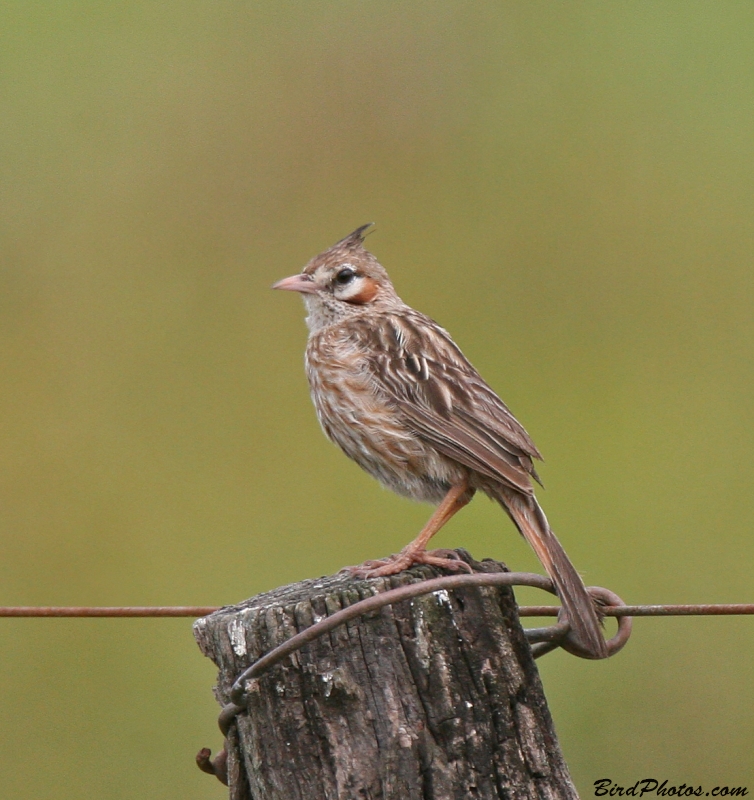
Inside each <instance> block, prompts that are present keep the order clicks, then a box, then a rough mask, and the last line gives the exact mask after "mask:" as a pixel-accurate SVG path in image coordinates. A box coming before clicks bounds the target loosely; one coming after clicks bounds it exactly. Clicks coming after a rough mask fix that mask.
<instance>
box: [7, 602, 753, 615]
mask: <svg viewBox="0 0 754 800" xmlns="http://www.w3.org/2000/svg"><path fill="white" fill-rule="evenodd" d="M221 608H223V606H0V617H193V618H197V617H206V616H207V614H213V613H214V612H215V611H220V609H221ZM559 611H560V606H519V609H518V615H519V617H557V616H558V612H559ZM745 614H754V603H707V604H697V605H695V604H687V605H639V606H626V605H620V606H610V607H608V608H606V609H604V616H606V617H691V616H694V617H700V616H730V615H745Z"/></svg>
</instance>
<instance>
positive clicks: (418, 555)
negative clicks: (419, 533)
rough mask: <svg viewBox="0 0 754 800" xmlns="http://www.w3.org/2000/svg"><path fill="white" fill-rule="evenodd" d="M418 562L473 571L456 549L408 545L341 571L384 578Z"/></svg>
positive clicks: (443, 567) (452, 569)
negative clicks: (433, 548) (385, 555)
mask: <svg viewBox="0 0 754 800" xmlns="http://www.w3.org/2000/svg"><path fill="white" fill-rule="evenodd" d="M416 564H428V565H429V566H432V567H438V568H439V569H447V570H450V571H451V572H459V571H462V572H469V573H470V572H473V570H472V569H471V567H470V566H469V565H468V564H467V563H466V562H465V561H462V560H461V559H460V558H459V556H458V553H456V551H455V550H445V549H441V550H412V549H410V548H408V547H407V548H404V549H403V550H401V552H400V553H395V554H393V555H391V556H388V557H387V558H378V559H373V560H370V561H365V562H364V563H363V564H359V565H358V566H356V567H344V569H343V570H341V572H350V573H351V575H353V576H354V577H355V578H384V577H386V576H388V575H396V574H398V573H399V572H403V571H404V570H407V569H410V568H411V567H413V566H415V565H416Z"/></svg>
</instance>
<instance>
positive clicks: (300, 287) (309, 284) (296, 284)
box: [272, 273, 317, 294]
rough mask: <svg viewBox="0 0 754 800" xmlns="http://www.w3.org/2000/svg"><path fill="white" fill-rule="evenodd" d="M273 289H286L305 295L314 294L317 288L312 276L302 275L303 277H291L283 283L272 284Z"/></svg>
mask: <svg viewBox="0 0 754 800" xmlns="http://www.w3.org/2000/svg"><path fill="white" fill-rule="evenodd" d="M272 288H273V289H285V290H286V291H288V292H302V293H303V294H314V293H315V292H316V291H317V287H316V285H315V283H314V281H313V280H312V279H311V276H309V275H306V274H305V273H302V274H301V275H291V276H290V277H289V278H283V280H282V281H278V282H277V283H273V284H272Z"/></svg>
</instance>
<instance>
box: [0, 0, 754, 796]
mask: <svg viewBox="0 0 754 800" xmlns="http://www.w3.org/2000/svg"><path fill="white" fill-rule="evenodd" d="M753 44H754V6H752V5H751V4H750V3H741V2H719V3H707V2H689V1H687V2H682V3H681V2H669V3H657V2H634V3H622V2H604V0H600V2H573V3H554V2H532V1H531V0H518V1H517V2H506V3H500V2H476V3H461V2H438V3H426V2H419V3H412V4H406V3H400V2H389V1H388V0H381V1H380V2H375V3H353V2H319V3H311V2H310V3H296V4H293V3H290V4H287V3H274V2H258V3H249V2H245V3H242V2H221V3H211V2H187V1H186V0H184V2H162V3H151V2H133V1H131V2H127V3H124V2H112V1H109V2H101V1H100V2H92V1H90V2H67V3H38V2H28V1H24V2H11V1H10V0H8V1H7V2H4V3H3V4H2V6H0V91H1V93H2V94H1V109H2V111H1V112H0V205H1V208H0V236H1V237H2V253H1V258H0V326H1V330H0V366H1V369H2V392H1V399H0V403H1V406H0V431H1V444H0V476H1V483H0V486H1V488H0V492H1V499H0V515H1V517H0V520H1V523H0V573H1V574H0V585H1V587H2V590H1V592H0V604H8V605H10V604H35V605H36V604H40V605H42V604H98V605H116V604H222V603H230V602H234V601H238V600H241V599H242V598H245V597H248V596H250V595H252V594H255V593H257V592H259V591H262V590H265V589H269V588H271V587H274V586H276V585H279V584H282V583H285V582H290V581H296V580H299V579H302V578H306V577H310V576H317V575H321V574H326V573H331V572H334V571H336V570H337V569H339V568H340V567H341V566H343V565H344V564H352V563H356V562H360V561H362V560H364V559H366V558H369V557H377V556H380V555H384V554H386V553H389V552H392V551H395V550H396V549H398V548H400V547H401V546H402V545H403V544H405V542H406V541H408V539H409V538H411V537H412V536H413V535H414V534H415V533H416V532H417V530H418V529H419V527H420V526H421V525H422V524H423V522H424V521H425V519H426V517H427V516H428V514H429V508H428V507H424V506H417V505H413V504H411V503H410V502H408V501H405V500H402V499H399V498H397V497H394V496H393V495H391V494H389V493H387V492H384V491H382V490H381V489H380V488H379V486H378V485H377V484H376V483H375V482H373V481H372V480H371V479H370V478H368V477H367V476H366V475H365V474H363V473H362V472H361V471H360V470H359V469H358V468H356V467H355V466H354V465H353V464H351V463H350V462H349V461H348V460H347V459H346V458H345V457H343V456H342V455H341V454H340V453H339V452H338V451H337V450H336V449H335V448H334V447H333V446H331V445H330V444H328V443H327V442H326V440H325V439H324V437H323V436H322V434H321V433H320V431H319V429H318V426H317V423H316V419H315V416H314V413H313V410H312V408H311V407H310V402H309V398H308V390H307V386H306V381H305V378H304V374H303V369H302V358H303V348H304V344H305V339H306V333H305V327H304V323H303V316H304V314H303V308H302V306H301V303H300V302H299V301H298V299H297V298H295V297H291V296H283V295H278V294H273V293H271V292H270V291H269V286H270V284H271V283H272V282H273V281H274V280H276V279H278V278H280V277H283V276H285V275H288V274H291V273H293V272H295V271H297V270H298V269H299V268H300V267H301V266H302V265H303V264H304V263H305V262H306V261H307V260H308V259H309V258H310V257H311V256H312V255H314V254H315V253H317V252H319V251H321V250H323V249H324V248H326V247H328V246H329V245H330V244H332V243H333V242H335V241H336V240H337V239H339V238H341V237H342V236H344V235H345V234H347V233H348V232H349V231H351V230H352V229H353V228H355V227H356V226H357V225H360V224H362V223H364V222H369V221H375V222H376V223H377V231H376V233H375V234H374V235H373V236H371V237H370V238H369V240H368V241H369V246H370V248H371V249H372V250H373V251H374V252H375V253H376V255H377V256H378V257H379V258H380V259H381V261H382V262H383V263H384V264H385V265H386V266H387V268H388V269H389V270H390V272H391V275H392V277H393V279H394V281H395V283H396V285H397V288H398V290H399V292H400V293H401V295H402V297H403V298H404V299H405V300H406V301H407V302H408V303H410V304H412V305H414V306H416V307H417V308H420V309H421V310H423V311H425V312H426V313H428V314H430V315H431V316H433V317H434V318H436V319H437V320H439V321H440V322H441V323H442V324H443V325H444V326H445V327H447V328H448V329H449V330H450V331H451V332H452V333H453V335H454V337H455V339H456V341H457V342H458V343H459V344H460V345H461V346H462V347H463V348H464V350H465V352H466V353H467V355H468V356H469V357H470V358H471V360H472V361H473V362H474V364H475V365H476V366H477V367H478V369H479V370H480V371H481V372H482V374H483V375H484V376H485V377H486V378H487V380H488V381H489V382H490V383H491V384H492V386H493V387H495V388H496V389H497V390H498V391H499V392H500V394H501V395H502V397H503V398H504V399H505V400H506V402H508V404H509V405H510V406H511V407H512V409H513V410H514V412H515V413H516V414H517V416H518V417H519V418H520V419H521V421H522V422H523V423H524V424H525V425H526V427H527V428H528V430H529V432H530V433H531V434H532V436H533V437H534V439H535V441H536V442H537V444H538V445H539V447H540V449H541V450H542V451H543V452H544V454H545V457H546V459H547V464H546V466H545V467H544V468H543V470H542V472H543V478H544V480H545V483H546V484H547V490H546V491H542V492H540V499H541V501H542V503H543V505H544V507H545V509H546V510H547V513H548V515H549V516H550V519H551V521H552V522H553V525H554V527H555V529H556V530H557V531H558V532H559V533H560V535H561V537H562V539H563V541H564V543H565V544H566V547H567V549H568V550H569V552H570V554H571V555H572V557H573V559H574V561H575V562H576V564H577V565H578V566H579V568H580V569H581V570H582V571H583V573H584V575H585V578H586V580H587V582H588V583H597V584H600V585H603V586H608V587H610V588H612V589H614V590H615V591H617V592H618V593H619V594H621V595H622V596H623V597H624V599H625V600H627V601H629V602H637V603H638V602H714V601H717V602H723V601H730V602H734V601H736V602H745V601H751V600H752V599H754V596H753V593H752V576H751V562H752V555H753V552H752V551H753V549H754V545H753V543H752V535H751V528H752V523H751V521H752V518H754V498H753V497H752V492H751V489H750V487H751V484H752V482H753V481H754V468H753V467H752V461H753V459H752V451H753V450H754V441H753V438H754V437H753V436H752V422H753V421H754V420H753V416H754V415H753V413H752V391H753V390H754V381H753V379H752V369H751V367H752V358H753V357H754V343H753V339H752V334H754V323H753V322H752V306H753V301H754V278H753V274H754V273H753V270H752V261H753V257H754V239H753V238H752V235H753V234H754V223H753V219H754V202H753V199H754V194H753V192H754V180H753V179H754V107H753V106H754V102H753V98H754V46H753ZM437 543H438V546H465V547H467V548H468V549H470V550H471V551H472V552H473V553H474V554H475V555H476V556H477V557H484V556H492V557H497V558H502V559H505V560H506V561H508V562H509V564H510V565H511V566H513V567H514V568H517V569H538V566H537V563H536V561H535V559H534V557H533V555H532V554H531V553H530V552H529V551H528V549H527V548H526V546H525V545H524V544H523V542H521V541H519V539H518V537H517V535H516V534H515V532H514V530H513V528H512V526H511V525H510V523H509V522H508V521H507V518H506V517H505V516H504V515H503V514H502V513H501V512H500V510H499V509H497V508H496V507H493V506H492V505H491V504H490V503H488V502H486V501H485V500H484V499H483V498H481V499H478V500H476V501H475V502H474V504H473V505H472V506H471V507H470V508H469V509H468V510H467V511H465V512H464V513H463V514H461V515H460V516H459V517H458V518H457V519H455V520H454V521H453V522H452V523H451V525H449V526H448V528H447V529H446V530H445V531H443V532H442V534H441V535H440V536H439V537H438V542H437ZM522 596H523V599H524V600H527V601H536V602H539V601H540V600H541V597H540V596H539V595H536V594H532V595H525V594H524V595H522ZM0 629H1V630H2V636H0V676H1V677H0V720H1V722H0V724H1V728H0V729H1V730H2V746H1V747H0V775H2V777H1V778H0V781H1V782H2V784H3V786H2V787H1V789H2V796H3V797H9V798H10V797H19V798H20V797H23V798H33V799H34V800H37V798H39V799H41V798H56V799H57V800H59V799H61V798H81V797H102V798H134V797H148V798H166V799H167V798H178V797H180V798H210V797H216V798H221V797H224V796H225V790H224V789H223V788H222V787H221V786H220V785H219V784H217V783H216V782H215V781H214V780H213V779H211V778H209V777H206V776H203V775H202V774H201V773H199V771H198V770H197V769H196V767H195V766H194V765H193V757H194V754H195V752H196V751H197V750H198V749H199V748H200V747H202V746H205V745H211V746H212V747H213V749H217V748H218V747H219V745H220V736H219V734H218V732H217V729H216V727H215V717H216V713H217V706H216V704H215V701H214V699H213V697H212V694H211V686H212V683H213V679H214V669H213V667H212V665H211V664H210V663H209V662H208V661H205V660H204V659H203V658H202V656H201V655H200V653H199V651H198V649H197V648H196V646H195V644H194V642H193V638H192V635H191V624H190V621H189V620H172V621H158V620H146V621H97V620H93V621H86V620H82V621H77V620H73V621H67V620H57V621H56V620H51V621H50V620H5V621H1V622H0ZM753 642H754V622H753V621H752V620H750V619H746V618H743V619H664V620H640V621H637V622H636V624H635V633H634V636H633V638H632V640H631V643H630V645H629V647H628V649H627V650H626V651H624V652H623V653H621V654H620V655H619V656H618V657H616V658H615V659H613V660H611V661H610V662H605V663H589V662H585V661H577V660H575V659H573V658H571V657H569V656H567V655H565V654H562V653H561V654H555V655H551V656H549V657H548V658H547V659H545V660H544V661H543V662H542V664H541V671H542V675H543V679H544V682H545V687H546V691H547V694H548V697H549V700H550V704H551V708H552V711H553V714H554V717H555V721H556V725H557V728H558V731H559V733H560V738H561V743H562V746H563V748H564V750H565V753H566V757H567V759H568V761H569V763H570V765H571V768H572V771H573V775H574V778H575V780H576V782H577V785H578V787H579V789H580V791H581V792H582V793H583V794H584V795H585V796H590V795H591V794H592V783H593V781H595V780H597V779H601V778H611V779H612V780H614V781H616V782H619V783H623V784H624V785H625V784H628V783H633V782H635V781H637V780H639V779H641V778H646V777H654V778H657V779H659V780H663V779H665V778H667V779H669V781H670V782H671V783H673V782H675V783H681V782H686V783H693V784H702V785H703V786H705V788H710V787H712V786H715V785H725V784H727V785H747V783H748V785H749V787H750V791H751V790H752V789H754V786H751V783H752V780H753V779H754V767H752V758H751V753H752V748H753V747H754V721H753V719H752V713H751V696H752V689H754V672H753V671H752V666H751V664H752V657H754V644H753Z"/></svg>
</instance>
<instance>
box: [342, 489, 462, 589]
mask: <svg viewBox="0 0 754 800" xmlns="http://www.w3.org/2000/svg"><path fill="white" fill-rule="evenodd" d="M473 496H474V489H470V488H469V484H468V482H467V481H466V480H463V481H461V482H460V483H456V484H454V485H453V486H451V487H450V489H449V490H448V493H447V494H446V495H445V497H444V498H443V500H442V502H441V503H440V505H439V506H437V508H436V509H435V512H434V514H432V516H431V517H430V518H429V521H428V522H427V524H426V525H425V526H424V527H423V528H422V529H421V532H420V533H419V535H418V536H417V537H416V539H414V540H413V542H410V543H409V544H407V545H406V546H405V547H404V548H403V550H401V552H400V553H398V554H396V555H393V556H390V557H389V558H385V559H378V560H375V561H365V562H364V563H363V564H361V565H360V566H358V567H348V569H349V570H350V571H351V572H352V573H353V574H354V575H355V576H357V577H359V578H381V577H383V576H385V575H395V574H396V573H398V572H403V570H404V569H408V568H409V567H412V566H413V565H414V564H431V565H432V566H435V567H441V568H444V569H452V570H458V569H466V570H468V571H469V572H471V568H470V567H469V565H468V564H466V562H465V561H461V560H460V559H458V558H453V557H451V556H450V553H451V552H452V551H449V550H427V544H428V543H429V540H430V539H431V538H432V537H433V536H434V535H435V534H436V533H437V531H439V530H440V528H442V526H443V525H444V524H445V523H446V522H447V521H448V520H449V519H450V518H451V517H453V516H454V515H455V514H456V513H457V512H458V511H460V510H461V509H462V508H463V507H464V506H465V505H467V504H468V503H469V501H470V500H471V498H472V497H473Z"/></svg>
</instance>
